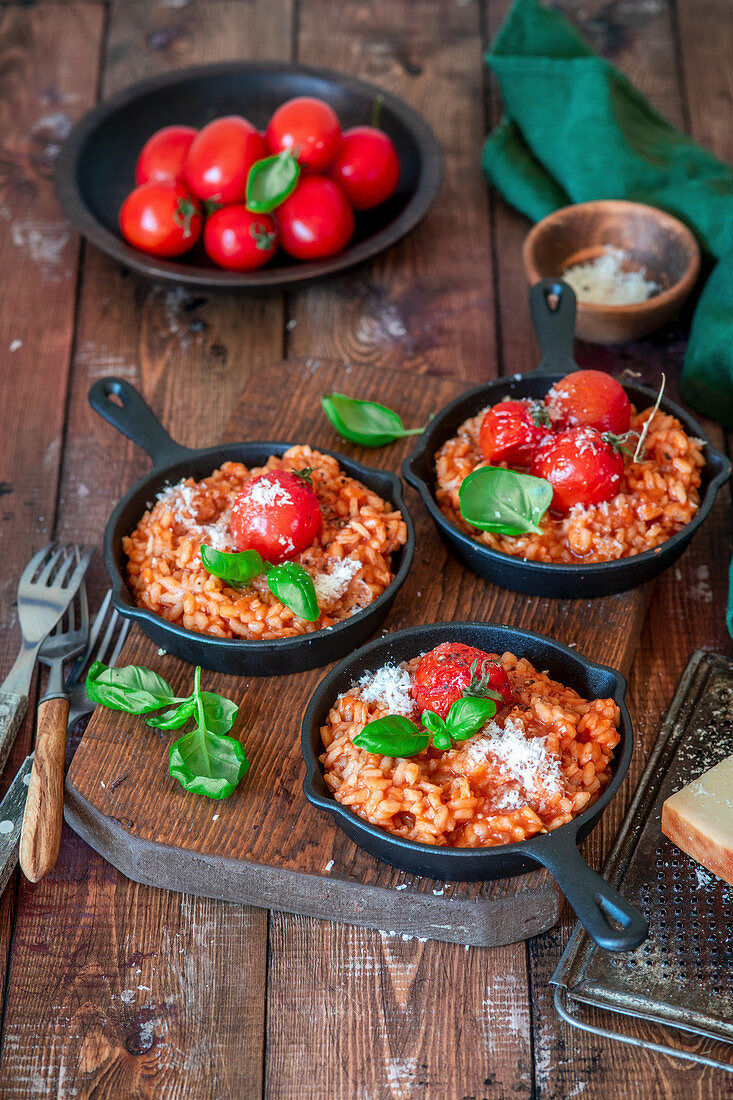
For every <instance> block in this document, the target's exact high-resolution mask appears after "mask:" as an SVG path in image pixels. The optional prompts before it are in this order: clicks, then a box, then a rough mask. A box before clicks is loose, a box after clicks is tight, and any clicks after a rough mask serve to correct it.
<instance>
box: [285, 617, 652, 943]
mask: <svg viewBox="0 0 733 1100" xmlns="http://www.w3.org/2000/svg"><path fill="white" fill-rule="evenodd" d="M451 641H452V642H459V641H460V642H465V643H466V644H468V645H473V646H477V647H478V648H480V649H483V650H486V651H487V652H489V653H504V652H506V651H510V652H512V653H515V654H516V655H517V656H518V657H526V658H527V659H528V660H529V661H531V662H532V664H534V665H535V667H537V668H541V669H543V670H547V671H548V672H549V674H550V676H551V677H552V678H553V679H556V680H559V681H560V683H562V684H565V685H567V686H568V687H572V688H575V690H576V691H578V692H579V693H580V694H581V695H583V696H584V697H585V698H609V697H610V698H613V699H614V700H615V702H616V703H617V704H618V707H619V710H620V711H621V722H620V726H619V732H620V735H621V741H620V743H619V745H618V747H617V749H616V753H615V756H614V761H613V775H612V778H611V782H610V783H609V785H608V787H607V788H606V789H605V791H604V792H603V794H602V795H601V797H600V798H599V799H598V801H597V802H596V803H594V805H593V806H591V807H590V809H588V810H586V811H585V813H582V814H580V815H579V816H578V817H576V818H574V819H573V820H572V821H570V822H568V823H567V824H566V825H563V826H561V827H560V828H559V829H555V830H553V831H552V832H548V833H544V834H541V835H537V836H534V837H532V838H531V839H530V840H525V841H522V842H521V843H517V844H504V845H501V846H498V847H495V848H446V847H438V846H434V845H431V844H418V843H416V842H414V841H411V840H404V839H403V838H402V837H397V836H394V835H393V834H392V833H388V832H387V831H386V830H384V829H380V828H379V827H378V826H376V825H370V824H369V822H367V821H364V819H363V818H361V817H359V816H358V815H357V814H355V813H354V812H353V811H352V810H350V809H349V808H348V807H346V806H342V805H341V803H340V802H337V801H336V799H335V798H334V797H333V795H332V794H331V792H330V791H329V789H328V787H327V786H326V782H325V780H324V777H323V768H322V766H321V763H320V760H319V757H320V756H321V754H322V753H323V745H322V742H321V735H320V730H321V726H323V725H325V723H326V720H327V717H328V712H329V710H330V708H331V707H332V705H333V703H334V701H335V699H336V698H337V696H338V695H340V694H341V693H342V692H344V691H346V690H347V689H348V688H349V687H350V685H351V684H352V683H353V682H354V681H355V680H358V679H359V678H360V677H361V676H362V675H363V674H364V673H365V672H368V671H376V670H377V669H378V668H380V667H381V666H382V665H384V664H387V663H394V664H399V663H400V662H402V661H407V660H410V659H411V658H413V657H415V656H417V655H418V654H419V653H423V652H425V651H427V650H430V649H432V648H433V647H434V646H436V645H439V644H440V643H441V642H451ZM625 695H626V681H625V680H624V678H623V676H622V675H621V674H620V673H619V672H616V671H615V670H614V669H612V668H607V667H605V666H604V665H597V664H594V662H593V661H589V660H588V659H587V658H586V657H583V656H581V654H579V653H577V652H576V651H575V650H572V649H568V648H567V646H564V645H561V644H560V643H559V642H555V641H553V640H552V639H550V638H545V637H543V636H542V635H540V634H532V633H530V632H529V631H527V630H520V629H518V628H517V627H511V626H500V625H497V624H496V623H433V624H430V625H427V626H417V627H412V628H411V629H409V630H400V631H398V632H397V633H395V634H388V635H387V636H386V637H383V638H377V639H375V640H374V641H372V642H369V643H368V644H367V645H365V646H364V647H363V648H362V649H360V650H359V651H358V652H357V653H353V654H352V655H351V656H349V657H346V658H345V659H344V660H343V661H341V663H340V664H339V665H337V666H336V668H334V669H333V670H332V671H331V672H329V673H328V674H327V675H326V676H325V678H324V679H323V680H322V681H321V682H320V684H319V685H318V687H317V688H316V690H315V692H314V693H313V695H312V697H311V700H310V702H309V704H308V708H307V710H306V712H305V715H304V717H303V727H302V748H303V756H304V758H305V764H306V777H305V780H304V782H303V790H304V792H305V796H306V798H307V799H308V801H309V802H311V803H312V804H313V805H314V806H317V807H318V808H319V809H321V810H325V811H326V813H329V814H331V815H332V816H333V818H334V819H335V820H336V822H337V824H338V825H339V826H340V827H341V828H342V829H343V830H344V832H345V833H346V834H347V835H348V836H350V837H351V839H352V840H354V841H356V843H357V844H358V845H359V846H360V847H362V848H364V849H365V850H366V851H367V852H369V853H371V855H373V856H376V857H377V858H378V859H382V860H385V861H386V862H387V863H391V864H392V865H393V866H394V867H399V868H401V869H402V870H403V871H409V872H411V873H412V874H417V875H426V876H429V877H430V878H434V879H440V880H442V881H448V882H451V881H457V882H473V881H478V880H488V879H495V878H505V877H509V876H512V875H518V874H522V873H523V872H525V871H529V870H533V869H534V868H536V867H537V866H538V865H542V866H544V867H547V869H548V870H549V871H551V873H552V874H553V875H554V877H555V878H556V879H557V882H558V884H559V885H560V887H561V889H562V890H563V892H564V893H565V896H566V897H567V899H568V901H569V902H570V904H571V905H572V907H573V909H574V910H575V912H576V913H577V915H578V917H579V919H580V920H581V921H582V923H583V924H584V925H585V927H586V929H587V930H588V932H589V933H590V935H591V936H592V937H593V938H594V940H595V941H596V942H597V943H598V944H600V946H602V947H606V948H608V949H609V950H611V951H630V950H633V949H634V948H635V947H637V946H638V945H639V944H640V943H641V942H642V940H643V939H644V937H645V936H646V934H647V926H646V923H645V921H644V920H643V918H642V917H641V915H640V914H639V913H637V911H636V910H635V909H634V908H633V907H632V906H630V905H629V904H628V903H627V902H626V901H625V900H624V899H623V898H622V897H621V895H620V894H619V893H618V892H617V891H616V890H614V889H613V888H612V887H611V886H609V884H608V883H607V882H606V881H605V880H604V879H602V878H601V876H600V875H598V874H597V873H596V872H595V871H594V870H592V869H591V868H590V867H589V866H588V864H587V863H585V861H584V860H583V859H582V858H581V856H580V854H579V852H578V848H577V844H578V842H579V841H580V840H582V839H583V838H584V837H586V836H587V835H588V833H589V832H590V831H591V829H593V828H594V826H595V825H596V824H597V822H598V820H599V819H600V817H601V815H602V813H603V811H604V810H605V808H606V806H607V805H608V803H609V802H610V801H611V799H612V798H613V796H614V795H615V794H616V792H617V791H618V789H619V787H620V786H621V784H622V783H623V781H624V778H625V776H626V773H627V771H628V768H629V763H630V761H631V753H632V749H633V733H632V729H631V720H630V718H629V712H628V710H627V709H626V704H625V702H624V698H625Z"/></svg>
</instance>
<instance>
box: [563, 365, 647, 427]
mask: <svg viewBox="0 0 733 1100" xmlns="http://www.w3.org/2000/svg"><path fill="white" fill-rule="evenodd" d="M545 405H546V406H547V409H548V411H549V414H550V419H551V420H552V424H553V427H554V428H556V429H559V430H561V431H562V430H563V429H565V428H584V427H587V428H596V429H597V430H598V431H599V432H613V433H614V435H623V434H624V433H625V432H627V431H628V430H629V427H630V425H631V402H630V401H629V399H628V397H627V395H626V391H625V390H624V388H623V386H622V385H621V384H620V383H619V382H617V381H616V379H615V378H612V377H611V375H610V374H606V373H605V371H601V370H579V371H575V372H574V373H573V374H568V375H566V376H565V378H562V379H561V380H560V381H559V382H556V383H555V385H554V386H553V387H552V389H551V390H550V392H549V393H548V395H547V397H546V398H545Z"/></svg>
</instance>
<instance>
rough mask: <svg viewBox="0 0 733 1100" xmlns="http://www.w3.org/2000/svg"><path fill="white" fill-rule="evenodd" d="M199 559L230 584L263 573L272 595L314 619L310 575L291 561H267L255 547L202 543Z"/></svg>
mask: <svg viewBox="0 0 733 1100" xmlns="http://www.w3.org/2000/svg"><path fill="white" fill-rule="evenodd" d="M201 560H202V562H203V563H204V567H205V569H206V570H207V572H208V573H211V574H212V576H214V577H221V579H222V580H224V581H228V583H229V584H233V585H242V586H243V585H246V584H249V583H250V581H252V580H254V578H255V577H256V576H258V574H260V573H264V574H265V575H266V577H267V587H268V588H269V589H270V591H271V592H272V594H273V596H276V597H277V599H278V600H279V601H280V603H283V604H285V606H286V607H289V608H290V610H291V611H293V612H294V613H295V614H296V615H297V616H298V617H299V618H301V619H305V621H306V622H307V623H314V622H315V621H316V619H317V618H318V616H319V615H320V613H321V611H320V608H319V606H318V597H317V596H316V586H315V585H314V583H313V578H312V577H311V575H310V573H309V572H308V571H307V570H306V569H304V568H303V566H302V565H298V564H297V563H296V562H294V561H286V562H283V563H282V564H281V565H270V563H269V562H266V561H263V560H262V558H261V556H260V555H259V554H258V553H257V551H256V550H242V551H240V552H239V553H238V554H228V553H226V551H224V550H214V549H212V547H211V546H206V545H205V544H204V545H202V547H201Z"/></svg>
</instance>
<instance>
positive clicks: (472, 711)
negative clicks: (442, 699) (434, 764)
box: [423, 695, 496, 741]
mask: <svg viewBox="0 0 733 1100" xmlns="http://www.w3.org/2000/svg"><path fill="white" fill-rule="evenodd" d="M495 714H496V703H495V702H494V700H493V699H482V698H479V697H478V696H476V695H468V696H464V697H463V698H462V699H456V701H455V703H453V705H452V706H451V708H450V710H449V711H448V717H447V719H446V723H445V725H446V732H447V734H448V736H449V737H450V738H451V740H453V741H465V740H466V738H468V737H470V736H471V734H472V733H475V732H476V730H478V729H480V728H481V727H482V726H483V725H485V723H486V722H488V720H489V719H490V718H493V717H494V715H495ZM424 721H425V716H424V715H423V722H424Z"/></svg>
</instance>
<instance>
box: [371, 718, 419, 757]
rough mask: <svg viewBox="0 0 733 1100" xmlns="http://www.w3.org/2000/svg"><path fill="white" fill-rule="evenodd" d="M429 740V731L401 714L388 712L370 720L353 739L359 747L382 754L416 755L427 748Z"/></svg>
mask: <svg viewBox="0 0 733 1100" xmlns="http://www.w3.org/2000/svg"><path fill="white" fill-rule="evenodd" d="M429 742H430V737H429V736H428V734H427V733H425V732H424V731H423V730H419V729H418V728H417V726H416V725H415V723H414V722H411V721H410V719H409V718H404V717H403V716H402V715H400V714H387V715H386V716H385V717H384V718H377V719H376V721H374V722H368V723H367V725H366V726H364V729H363V730H362V731H361V733H358V734H357V735H356V737H355V738H354V739H353V743H354V744H355V745H356V747H357V748H359V749H366V750H367V752H374V753H378V754H381V755H382V756H415V755H416V754H417V753H419V752H422V751H423V749H426V748H427V747H428V744H429Z"/></svg>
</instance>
